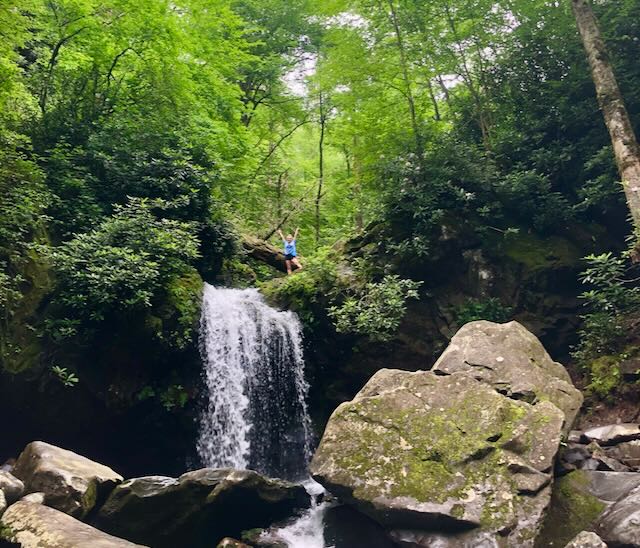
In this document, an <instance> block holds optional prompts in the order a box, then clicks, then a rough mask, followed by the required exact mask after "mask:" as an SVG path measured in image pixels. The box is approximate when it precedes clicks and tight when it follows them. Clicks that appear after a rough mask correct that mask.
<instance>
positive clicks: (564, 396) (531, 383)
mask: <svg viewBox="0 0 640 548" xmlns="http://www.w3.org/2000/svg"><path fill="white" fill-rule="evenodd" d="M433 371H434V372H437V373H446V374H450V373H454V372H465V373H466V374H468V375H470V376H472V377H473V378H475V379H477V380H481V381H483V382H486V383H488V384H491V385H492V386H493V387H494V388H495V389H496V390H498V391H499V392H501V393H503V394H505V395H507V396H509V397H510V398H514V399H518V400H523V401H526V402H528V403H536V402H538V401H543V400H548V401H551V402H552V403H553V404H555V405H556V407H558V408H559V409H561V410H562V411H563V412H564V414H565V426H564V432H565V434H568V433H569V431H570V428H571V425H572V424H573V422H574V420H575V417H576V415H577V414H578V411H579V410H580V407H581V405H582V400H583V397H582V394H581V392H580V391H579V390H578V389H576V388H575V387H574V386H573V384H572V383H571V379H570V378H569V374H568V373H567V371H566V369H565V368H564V367H563V366H562V365H561V364H559V363H557V362H554V361H553V360H552V359H551V357H550V356H549V354H548V353H547V351H546V350H545V349H544V346H542V344H541V343H540V341H539V340H538V339H537V338H536V336H535V335H533V334H532V333H530V332H529V331H527V329H526V328H524V327H523V326H522V325H520V324H519V323H518V322H509V323H506V324H497V323H492V322H488V321H484V320H482V321H476V322H471V323H468V324H466V325H465V326H464V327H462V328H461V329H460V330H459V331H458V332H457V333H456V334H455V335H454V337H453V338H452V339H451V343H450V344H449V346H448V347H447V349H446V350H445V351H444V353H443V354H442V356H440V358H439V359H438V361H437V362H436V364H435V365H434V367H433Z"/></svg>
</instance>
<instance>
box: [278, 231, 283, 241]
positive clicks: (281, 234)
mask: <svg viewBox="0 0 640 548" xmlns="http://www.w3.org/2000/svg"><path fill="white" fill-rule="evenodd" d="M278 235H279V236H280V239H281V240H283V241H284V234H283V233H282V230H280V229H278Z"/></svg>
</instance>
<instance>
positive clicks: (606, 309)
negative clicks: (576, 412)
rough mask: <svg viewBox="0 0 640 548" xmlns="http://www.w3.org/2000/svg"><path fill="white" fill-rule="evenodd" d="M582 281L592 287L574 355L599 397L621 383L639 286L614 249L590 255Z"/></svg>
mask: <svg viewBox="0 0 640 548" xmlns="http://www.w3.org/2000/svg"><path fill="white" fill-rule="evenodd" d="M585 260H586V261H587V268H586V269H585V271H584V272H583V273H582V277H581V278H582V282H583V283H584V284H588V285H590V286H591V289H589V290H588V291H585V292H584V293H582V295H581V298H582V299H583V301H584V305H585V307H586V309H587V312H586V314H584V315H583V316H582V320H583V324H582V328H581V329H580V331H579V333H578V334H579V336H580V341H579V343H578V345H577V347H576V348H575V349H574V352H573V357H574V358H575V359H576V360H577V361H578V364H579V365H580V366H581V367H582V368H583V370H584V371H585V373H586V374H587V376H588V378H589V389H590V390H591V391H592V392H593V393H595V394H597V395H598V396H600V397H604V396H606V395H608V394H610V393H611V392H613V391H614V390H615V389H616V388H617V387H618V386H619V384H620V369H619V364H620V362H621V361H622V359H623V358H624V357H625V355H624V354H621V351H622V349H623V348H624V346H625V345H626V343H627V338H628V327H629V325H630V320H631V318H632V316H633V315H634V314H635V313H636V312H637V311H638V308H639V307H640V288H639V287H637V286H636V285H634V284H635V281H634V280H629V279H627V278H626V275H627V270H628V267H627V264H626V261H625V259H624V258H623V257H616V256H614V255H613V254H612V253H604V254H601V255H589V256H588V257H586V258H585Z"/></svg>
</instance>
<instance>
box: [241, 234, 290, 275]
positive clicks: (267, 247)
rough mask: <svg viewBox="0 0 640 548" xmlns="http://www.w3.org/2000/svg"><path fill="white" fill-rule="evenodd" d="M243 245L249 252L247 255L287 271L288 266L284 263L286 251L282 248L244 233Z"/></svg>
mask: <svg viewBox="0 0 640 548" xmlns="http://www.w3.org/2000/svg"><path fill="white" fill-rule="evenodd" d="M242 247H243V248H244V250H245V251H246V252H247V255H249V256H250V257H253V258H254V259H255V260H256V261H260V262H263V263H265V264H268V265H269V266H272V267H273V268H277V269H278V270H280V271H281V272H286V271H287V267H286V265H285V264H284V253H283V252H282V250H281V249H280V248H278V247H276V246H274V245H271V244H270V243H269V242H266V241H264V240H261V239H260V238H255V237H254V236H247V235H244V236H242ZM294 268H295V267H294Z"/></svg>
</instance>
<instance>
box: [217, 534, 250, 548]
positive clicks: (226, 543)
mask: <svg viewBox="0 0 640 548" xmlns="http://www.w3.org/2000/svg"><path fill="white" fill-rule="evenodd" d="M216 548H251V546H249V545H248V544H245V543H244V542H241V541H239V540H236V539H234V538H230V537H225V538H223V539H222V540H221V541H220V542H219V543H218V546H217V547H216Z"/></svg>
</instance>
